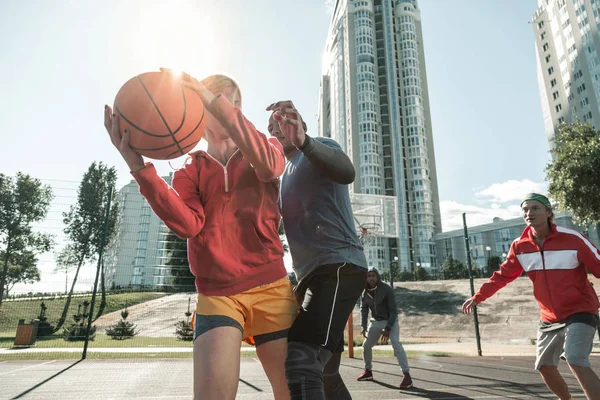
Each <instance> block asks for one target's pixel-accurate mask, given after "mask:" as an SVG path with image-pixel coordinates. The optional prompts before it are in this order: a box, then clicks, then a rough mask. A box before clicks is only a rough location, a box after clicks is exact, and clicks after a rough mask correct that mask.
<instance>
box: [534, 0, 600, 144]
mask: <svg viewBox="0 0 600 400" xmlns="http://www.w3.org/2000/svg"><path fill="white" fill-rule="evenodd" d="M538 7H539V8H538V10H537V11H536V12H535V14H534V15H533V21H532V22H533V31H534V36H535V47H536V53H537V67H538V68H537V69H538V83H539V87H540V96H541V100H542V111H543V114H544V126H545V130H546V135H547V136H548V140H550V145H551V146H552V138H553V136H554V132H555V129H556V128H557V127H558V125H560V124H561V123H563V122H564V123H573V122H575V121H576V120H579V121H581V122H589V123H590V124H592V125H593V126H594V127H595V128H596V129H598V128H600V108H599V106H600V102H599V100H600V59H599V58H598V49H599V47H600V36H599V28H598V27H599V26H600V0H538Z"/></svg>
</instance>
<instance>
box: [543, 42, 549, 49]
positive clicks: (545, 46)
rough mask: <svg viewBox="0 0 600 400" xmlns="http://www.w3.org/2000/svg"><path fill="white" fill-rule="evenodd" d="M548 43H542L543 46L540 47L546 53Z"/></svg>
mask: <svg viewBox="0 0 600 400" xmlns="http://www.w3.org/2000/svg"><path fill="white" fill-rule="evenodd" d="M548 47H549V46H548V43H544V46H543V47H542V49H544V51H548Z"/></svg>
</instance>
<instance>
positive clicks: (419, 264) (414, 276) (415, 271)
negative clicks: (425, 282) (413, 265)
mask: <svg viewBox="0 0 600 400" xmlns="http://www.w3.org/2000/svg"><path fill="white" fill-rule="evenodd" d="M420 266H421V263H420V262H418V263H417V269H416V270H414V271H413V281H416V280H417V271H418V270H419V267H420Z"/></svg>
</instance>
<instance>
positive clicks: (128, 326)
mask: <svg viewBox="0 0 600 400" xmlns="http://www.w3.org/2000/svg"><path fill="white" fill-rule="evenodd" d="M128 316H129V311H127V309H124V310H123V311H121V320H120V321H119V322H117V323H116V324H115V325H111V326H109V327H108V328H106V335H108V336H110V337H111V338H113V339H115V340H124V339H130V338H132V337H134V336H135V335H137V334H138V333H139V331H136V328H137V326H136V325H134V324H133V323H131V322H129V321H127V317H128Z"/></svg>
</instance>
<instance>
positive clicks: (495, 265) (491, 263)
mask: <svg viewBox="0 0 600 400" xmlns="http://www.w3.org/2000/svg"><path fill="white" fill-rule="evenodd" d="M487 265H488V271H490V274H492V273H493V272H494V271H499V270H500V265H502V259H501V258H500V257H498V256H491V257H490V258H488V262H487Z"/></svg>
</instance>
